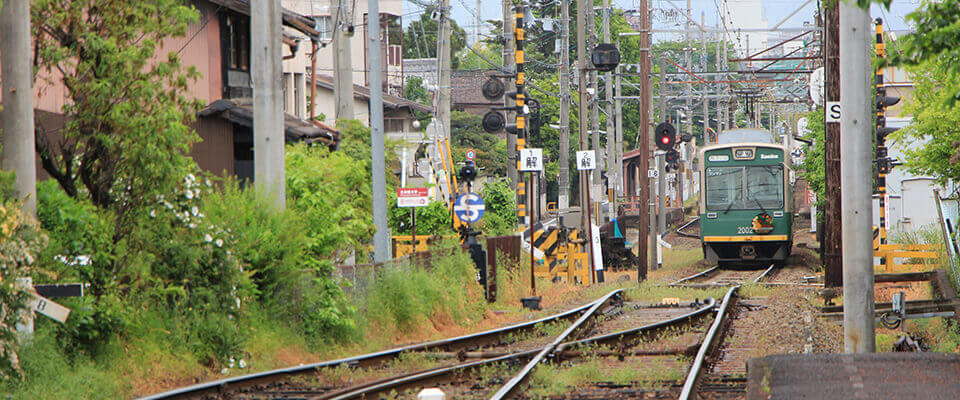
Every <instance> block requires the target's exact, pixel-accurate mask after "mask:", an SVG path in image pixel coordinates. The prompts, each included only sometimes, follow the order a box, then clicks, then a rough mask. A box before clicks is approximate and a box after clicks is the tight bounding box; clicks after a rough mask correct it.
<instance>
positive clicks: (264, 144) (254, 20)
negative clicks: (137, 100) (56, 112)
mask: <svg viewBox="0 0 960 400" xmlns="http://www.w3.org/2000/svg"><path fill="white" fill-rule="evenodd" d="M280 8H281V7H280V0H269V1H266V0H265V1H256V2H253V4H251V5H250V15H251V17H250V31H251V36H252V38H251V46H250V50H251V51H250V59H251V60H252V63H253V65H252V67H253V68H252V72H253V169H254V182H255V186H256V188H257V190H259V191H260V192H261V193H263V194H265V195H267V196H270V197H273V203H274V205H275V206H276V207H277V208H279V209H283V208H284V207H286V197H287V195H286V185H285V166H284V152H283V151H284V146H285V144H286V143H285V135H284V130H283V103H282V101H281V97H280V96H281V91H280V88H281V85H280V78H281V76H282V69H281V68H282V65H281V62H282V57H283V55H282V54H281V52H280V46H281V42H280V29H281V28H280ZM31 153H32V151H31Z"/></svg>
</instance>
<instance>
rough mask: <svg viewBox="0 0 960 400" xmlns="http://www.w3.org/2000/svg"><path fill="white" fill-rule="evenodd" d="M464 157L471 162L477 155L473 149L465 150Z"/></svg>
mask: <svg viewBox="0 0 960 400" xmlns="http://www.w3.org/2000/svg"><path fill="white" fill-rule="evenodd" d="M466 155H467V159H468V160H470V161H473V158H474V157H476V156H477V153H475V152H474V151H473V149H470V150H467V154H466Z"/></svg>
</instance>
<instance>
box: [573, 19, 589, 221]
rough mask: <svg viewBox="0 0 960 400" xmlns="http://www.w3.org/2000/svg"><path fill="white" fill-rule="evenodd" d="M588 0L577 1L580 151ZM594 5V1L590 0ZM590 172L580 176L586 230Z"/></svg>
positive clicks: (584, 113)
mask: <svg viewBox="0 0 960 400" xmlns="http://www.w3.org/2000/svg"><path fill="white" fill-rule="evenodd" d="M587 1H588V0H577V78H578V79H577V107H578V109H579V110H578V112H577V120H578V121H579V122H580V151H584V150H587V139H586V135H588V134H589V131H588V125H587V118H588V117H587V102H588V101H589V100H587V84H588V82H587V51H586V50H587V49H586V47H587V40H586V33H585V32H584V31H586V30H587V29H589V28H587V29H585V28H584V27H585V26H586V20H587V18H586V14H587V12H586V9H587ZM589 1H590V2H591V4H592V1H593V0H589ZM588 173H589V172H583V171H579V174H580V175H579V176H580V226H581V227H582V228H583V230H586V229H587V228H588V227H589V226H590V225H589V224H590V223H591V222H590V219H589V218H587V210H589V207H590V204H587V196H586V194H587V193H586V191H587V190H590V188H589V187H587V186H586V184H585V182H586V179H584V176H585V175H586V174H588Z"/></svg>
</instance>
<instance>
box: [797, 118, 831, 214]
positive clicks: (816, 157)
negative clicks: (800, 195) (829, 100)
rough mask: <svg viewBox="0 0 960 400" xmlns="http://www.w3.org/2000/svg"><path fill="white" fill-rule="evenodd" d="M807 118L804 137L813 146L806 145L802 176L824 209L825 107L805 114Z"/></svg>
mask: <svg viewBox="0 0 960 400" xmlns="http://www.w3.org/2000/svg"><path fill="white" fill-rule="evenodd" d="M805 118H807V132H806V133H804V135H803V138H804V139H806V140H809V141H812V142H813V146H807V147H806V153H805V154H804V157H803V163H802V164H800V166H799V170H800V176H802V177H803V179H805V180H806V181H807V187H808V188H809V189H810V190H812V191H814V192H815V193H816V194H817V203H816V205H817V209H818V210H823V207H821V206H822V205H823V200H824V199H825V198H826V196H825V194H824V184H823V182H824V160H826V158H825V156H824V155H825V152H824V144H825V142H826V140H825V134H826V131H825V128H824V124H823V108H817V109H816V110H813V111H810V112H808V113H807V114H806V115H805Z"/></svg>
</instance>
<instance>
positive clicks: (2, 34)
mask: <svg viewBox="0 0 960 400" xmlns="http://www.w3.org/2000/svg"><path fill="white" fill-rule="evenodd" d="M0 56H2V59H0V64H2V65H3V77H2V81H3V125H2V126H0V128H2V130H3V133H2V134H3V154H2V156H3V169H5V170H8V171H13V172H16V174H17V177H16V180H15V181H14V183H13V188H14V189H16V191H17V192H19V196H20V198H21V199H23V211H24V212H26V213H28V214H36V212H37V161H36V155H35V154H36V149H35V148H34V132H33V65H32V64H31V63H30V60H31V58H30V2H29V1H27V0H13V1H7V2H6V4H4V6H3V9H2V10H0ZM277 76H278V78H277V79H279V74H278V75H277Z"/></svg>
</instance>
